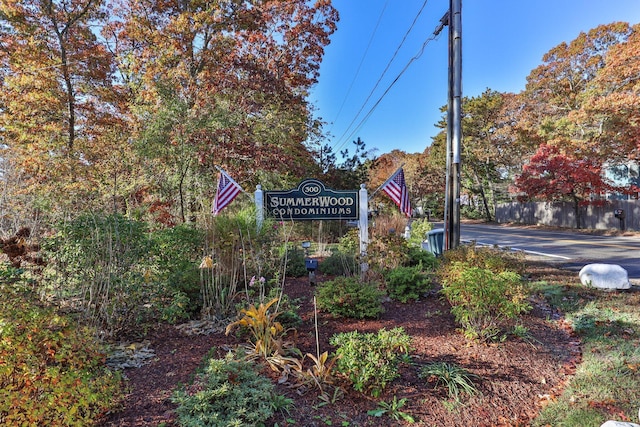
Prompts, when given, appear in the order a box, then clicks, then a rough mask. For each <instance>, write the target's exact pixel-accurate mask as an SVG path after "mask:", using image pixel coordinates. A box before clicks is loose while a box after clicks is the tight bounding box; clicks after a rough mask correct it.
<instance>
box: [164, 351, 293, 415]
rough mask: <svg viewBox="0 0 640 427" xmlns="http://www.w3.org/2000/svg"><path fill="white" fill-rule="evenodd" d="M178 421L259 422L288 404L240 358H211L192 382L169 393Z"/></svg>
mask: <svg viewBox="0 0 640 427" xmlns="http://www.w3.org/2000/svg"><path fill="white" fill-rule="evenodd" d="M172 400H173V402H174V403H176V404H178V408H177V409H176V413H177V414H178V422H179V423H180V425H181V426H185V427H187V426H188V427H200V426H210V427H218V426H220V427H228V426H262V425H264V424H265V422H266V421H267V420H268V419H269V418H271V417H272V416H273V414H274V413H275V411H276V410H279V409H284V410H286V409H287V407H288V406H289V405H290V404H291V401H290V400H289V399H285V398H283V396H281V395H277V394H276V393H275V385H274V384H273V383H272V382H271V381H270V380H269V379H268V378H266V377H263V376H261V375H260V374H259V373H258V371H257V368H256V365H255V364H253V363H251V362H249V361H244V360H234V359H233V356H232V355H231V354H229V355H228V356H227V357H226V358H225V359H212V360H210V361H209V364H208V365H207V366H206V367H205V369H204V372H203V373H201V374H199V375H198V377H197V379H196V381H195V382H194V384H193V385H192V386H190V387H186V388H185V389H184V390H180V391H177V392H176V393H174V395H173V399H172Z"/></svg>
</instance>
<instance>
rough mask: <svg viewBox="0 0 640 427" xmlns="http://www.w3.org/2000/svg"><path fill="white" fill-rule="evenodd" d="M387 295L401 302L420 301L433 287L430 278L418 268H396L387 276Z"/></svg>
mask: <svg viewBox="0 0 640 427" xmlns="http://www.w3.org/2000/svg"><path fill="white" fill-rule="evenodd" d="M385 281H386V287H387V294H388V295H389V296H390V297H391V298H393V299H395V300H398V301H400V302H403V303H406V302H407V301H409V300H417V299H419V298H420V297H421V296H422V295H423V294H424V293H425V292H426V291H428V290H429V288H430V287H431V281H430V278H429V276H428V275H427V274H426V273H424V272H423V271H422V268H421V266H420V265H418V266H416V267H396V268H394V269H393V270H390V271H388V272H387V273H386V274H385Z"/></svg>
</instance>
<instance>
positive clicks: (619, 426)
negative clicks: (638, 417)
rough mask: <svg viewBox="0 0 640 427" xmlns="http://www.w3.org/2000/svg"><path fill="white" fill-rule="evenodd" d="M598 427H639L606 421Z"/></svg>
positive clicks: (633, 424)
mask: <svg viewBox="0 0 640 427" xmlns="http://www.w3.org/2000/svg"><path fill="white" fill-rule="evenodd" d="M600 427H640V424H636V423H626V422H624V421H607V422H606V423H604V424H602V425H600Z"/></svg>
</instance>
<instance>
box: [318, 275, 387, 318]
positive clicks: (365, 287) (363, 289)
mask: <svg viewBox="0 0 640 427" xmlns="http://www.w3.org/2000/svg"><path fill="white" fill-rule="evenodd" d="M383 296H384V291H381V290H380V289H379V288H378V286H377V285H376V284H375V283H370V282H360V281H359V280H358V279H356V278H355V277H336V278H335V279H334V280H330V281H326V282H323V283H321V284H320V285H318V289H317V291H316V297H317V303H318V307H319V308H320V309H321V310H326V311H328V312H329V313H331V314H334V315H337V316H344V317H351V318H354V319H365V318H377V317H378V316H379V315H380V314H381V313H382V312H383V311H384V308H383V307H382V297H383Z"/></svg>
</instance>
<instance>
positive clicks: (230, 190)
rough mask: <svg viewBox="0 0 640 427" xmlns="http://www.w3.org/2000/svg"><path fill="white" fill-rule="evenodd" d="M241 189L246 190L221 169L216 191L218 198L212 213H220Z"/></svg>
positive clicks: (215, 200)
mask: <svg viewBox="0 0 640 427" xmlns="http://www.w3.org/2000/svg"><path fill="white" fill-rule="evenodd" d="M241 191H244V190H243V189H242V187H240V184H238V183H237V182H235V181H234V180H233V179H232V178H231V177H230V176H229V175H227V173H226V172H225V171H223V170H222V169H220V173H219V174H218V190H217V191H216V198H215V199H214V200H213V208H212V210H211V213H213V214H214V215H218V214H219V213H220V211H221V210H222V209H224V208H225V206H227V205H228V204H229V203H231V202H232V201H233V199H235V198H236V196H237V195H238V194H240V192H241Z"/></svg>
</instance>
